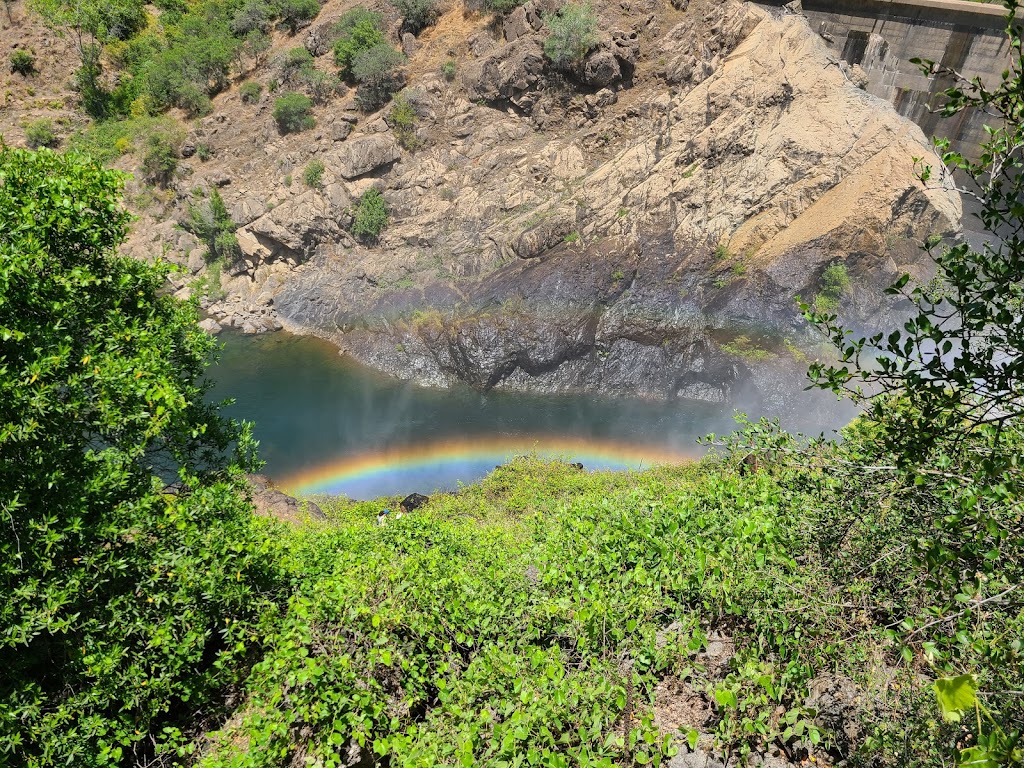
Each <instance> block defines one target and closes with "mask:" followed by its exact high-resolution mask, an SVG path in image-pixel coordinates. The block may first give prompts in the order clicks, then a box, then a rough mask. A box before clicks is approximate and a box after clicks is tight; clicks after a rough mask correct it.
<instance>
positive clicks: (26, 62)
mask: <svg viewBox="0 0 1024 768" xmlns="http://www.w3.org/2000/svg"><path fill="white" fill-rule="evenodd" d="M10 62H11V72H14V73H16V74H19V75H22V76H24V77H28V76H29V75H34V74H35V72H36V57H35V55H34V54H33V53H32V52H31V51H28V50H26V49H24V48H15V49H14V50H13V51H11V57H10Z"/></svg>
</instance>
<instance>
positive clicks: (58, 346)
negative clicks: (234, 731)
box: [0, 148, 278, 768]
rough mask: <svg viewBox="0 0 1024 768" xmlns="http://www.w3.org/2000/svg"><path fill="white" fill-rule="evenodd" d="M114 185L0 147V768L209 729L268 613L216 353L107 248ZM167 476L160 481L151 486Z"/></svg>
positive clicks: (91, 758)
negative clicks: (212, 365)
mask: <svg viewBox="0 0 1024 768" xmlns="http://www.w3.org/2000/svg"><path fill="white" fill-rule="evenodd" d="M121 184H122V177H121V176H120V175H119V174H118V173H116V172H113V171H108V170H104V169H102V168H100V167H99V166H98V165H96V164H94V163H93V162H91V161H89V160H87V159H85V158H83V157H81V156H78V155H74V154H67V155H57V154H54V153H52V152H49V151H45V150H43V151H40V152H39V153H31V152H28V151H24V150H12V149H6V148H5V149H3V150H0V218H2V219H3V221H4V222H5V226H4V227H3V229H2V230H0V340H2V343H0V390H2V392H3V397H0V510H2V517H3V519H4V528H5V531H6V534H5V535H4V536H3V537H2V538H0V656H2V658H3V659H4V663H3V664H2V665H0V702H2V704H0V760H2V761H3V762H4V763H7V764H11V765H26V766H39V767H40V768H41V767H43V766H57V765H60V766H64V765H74V766H82V767H83V768H90V767H91V766H101V765H106V766H110V765H124V766H128V765H139V764H147V763H150V762H152V760H153V758H154V755H155V752H156V751H157V750H159V749H161V748H163V747H165V746H173V745H174V744H175V743H176V742H177V741H179V739H180V738H181V735H182V734H184V733H187V732H190V731H192V730H194V728H195V727H196V723H195V722H194V719H195V718H196V717H207V716H213V717H218V716H222V714H221V713H223V697H224V694H225V692H226V690H227V689H228V688H229V687H230V686H232V685H236V684H237V683H238V682H239V681H240V679H241V677H242V674H241V673H242V672H243V670H244V663H245V659H246V657H247V654H249V653H250V652H251V650H252V649H253V648H254V647H255V639H256V638H258V637H259V636H260V635H261V634H262V632H263V630H262V629H261V627H260V621H261V620H262V619H261V616H263V617H266V618H269V617H270V616H272V615H273V612H272V607H273V606H272V605H271V604H270V603H269V601H268V596H270V595H271V594H273V592H274V590H276V589H277V587H276V584H277V583H278V582H277V578H278V576H277V571H276V569H275V567H274V565H273V558H272V557H271V556H270V555H271V551H272V549H273V545H272V544H270V543H268V542H270V541H272V537H270V538H268V535H267V532H266V531H263V530H260V528H261V526H258V525H256V524H255V523H254V521H253V518H252V515H251V511H250V505H249V504H248V503H247V502H246V500H245V497H244V495H243V493H242V491H241V481H240V475H239V473H238V467H239V465H238V464H237V463H236V460H235V459H231V458H230V454H229V453H227V449H228V448H229V446H230V445H231V443H232V442H233V441H236V440H237V441H238V446H239V451H240V452H239V454H238V459H240V460H242V459H244V462H245V464H246V465H249V464H250V463H251V462H250V459H249V458H246V457H250V458H251V456H250V453H249V452H250V449H251V447H252V442H251V439H250V438H249V437H248V435H247V433H246V432H245V431H241V430H240V429H239V428H238V427H237V425H233V424H231V423H229V422H227V421H225V420H224V419H223V418H222V417H221V416H220V415H219V413H218V409H217V407H215V406H211V405H207V404H205V403H204V401H203V393H204V391H205V387H204V385H203V383H202V378H201V377H202V373H203V370H204V369H205V367H206V365H207V360H208V358H209V355H210V353H211V351H212V349H213V342H212V341H211V340H210V339H209V338H208V337H206V335H205V334H203V333H202V332H201V331H200V330H199V329H198V328H197V326H196V312H195V309H194V308H193V307H191V306H189V305H187V304H183V303H181V302H179V301H177V300H175V299H174V298H173V297H171V296H168V295H166V294H165V292H164V290H163V289H164V285H165V277H166V275H167V273H168V267H167V266H166V265H164V264H160V263H158V264H156V265H149V264H146V263H144V262H142V261H138V260H135V259H131V258H127V257H123V256H120V255H118V253H117V249H118V246H119V245H120V244H121V243H122V241H123V240H124V237H125V235H126V232H127V227H128V221H129V216H128V214H127V212H126V211H125V210H124V209H123V208H122V207H121V205H120V204H119V202H118V197H119V194H120V190H121ZM172 478H176V479H177V480H178V481H179V482H178V484H177V485H176V486H174V487H173V488H170V487H167V486H166V480H167V479H172Z"/></svg>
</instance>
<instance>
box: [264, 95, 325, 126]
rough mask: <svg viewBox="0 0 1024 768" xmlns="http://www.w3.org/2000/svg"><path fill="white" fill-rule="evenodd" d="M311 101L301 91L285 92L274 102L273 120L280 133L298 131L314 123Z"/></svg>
mask: <svg viewBox="0 0 1024 768" xmlns="http://www.w3.org/2000/svg"><path fill="white" fill-rule="evenodd" d="M312 109H313V102H312V101H310V99H309V97H308V96H306V95H305V94H302V93H286V94H285V95H284V96H281V97H280V98H279V99H277V101H275V102H274V121H275V122H276V123H277V128H278V130H279V131H281V133H299V132H301V131H305V130H308V129H310V128H312V127H313V126H314V125H316V121H315V120H314V119H313V115H312V113H311V110H312Z"/></svg>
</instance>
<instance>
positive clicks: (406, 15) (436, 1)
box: [389, 0, 441, 34]
mask: <svg viewBox="0 0 1024 768" xmlns="http://www.w3.org/2000/svg"><path fill="white" fill-rule="evenodd" d="M389 2H390V3H391V4H392V5H393V6H394V7H395V9H396V10H397V11H398V12H399V14H401V16H402V21H403V22H404V24H405V26H406V27H408V29H409V30H410V31H411V32H413V33H414V34H416V33H418V32H420V31H421V30H422V29H424V28H425V27H429V26H430V25H431V24H433V23H434V22H435V21H437V17H438V16H440V15H441V2H440V0H389Z"/></svg>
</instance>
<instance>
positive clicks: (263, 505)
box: [246, 475, 327, 523]
mask: <svg viewBox="0 0 1024 768" xmlns="http://www.w3.org/2000/svg"><path fill="white" fill-rule="evenodd" d="M246 479H247V480H248V481H249V487H250V490H251V492H252V503H253V507H254V508H255V511H256V514H257V515H262V516H263V517H276V518H277V519H278V520H283V521H284V522H286V523H301V522H304V521H305V520H306V519H308V518H310V517H311V518H313V519H315V520H326V519H327V515H325V514H324V513H323V510H322V509H320V507H319V506H318V505H317V504H314V503H313V502H312V501H305V502H303V501H299V500H298V499H296V498H295V497H294V496H289V495H288V494H287V493H283V492H282V491H279V490H277V489H276V488H274V484H273V482H272V481H271V480H270V478H269V477H267V476H266V475H246Z"/></svg>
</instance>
